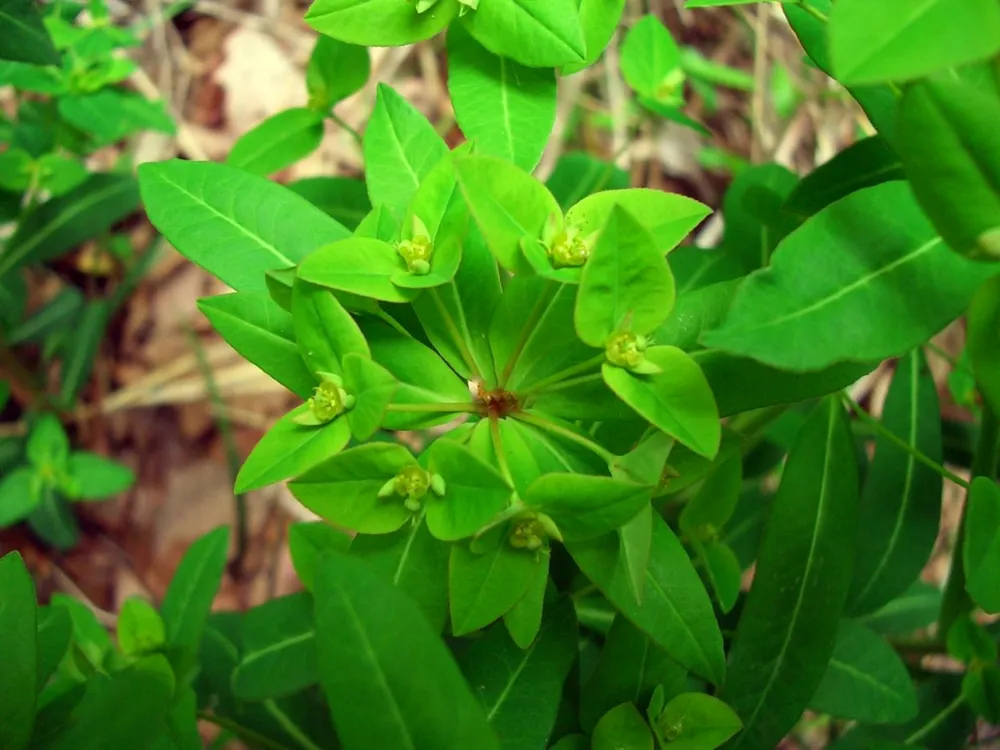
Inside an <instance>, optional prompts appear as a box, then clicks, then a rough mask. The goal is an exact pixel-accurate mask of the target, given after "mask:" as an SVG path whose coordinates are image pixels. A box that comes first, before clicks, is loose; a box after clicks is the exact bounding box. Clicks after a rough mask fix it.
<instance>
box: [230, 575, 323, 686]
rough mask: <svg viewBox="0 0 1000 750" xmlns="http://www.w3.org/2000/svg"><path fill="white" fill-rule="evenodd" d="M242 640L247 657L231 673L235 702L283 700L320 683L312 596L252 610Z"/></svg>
mask: <svg viewBox="0 0 1000 750" xmlns="http://www.w3.org/2000/svg"><path fill="white" fill-rule="evenodd" d="M242 635H243V653H242V657H241V659H240V663H239V666H237V667H236V671H235V672H233V693H235V694H236V696H237V697H239V698H242V699H244V700H250V701H260V700H266V699H268V698H280V697H281V696H283V695H289V694H291V693H295V692H298V691H299V690H302V689H303V688H306V687H308V686H309V685H315V684H316V683H317V682H319V669H318V667H317V664H316V628H315V627H314V626H313V598H312V597H311V596H310V595H309V594H306V593H299V594H290V595H288V596H281V597H278V598H277V599H272V600H270V601H268V602H265V603H264V604H261V605H260V606H257V607H254V608H252V609H250V610H248V611H247V613H246V614H245V615H244V617H243V627H242Z"/></svg>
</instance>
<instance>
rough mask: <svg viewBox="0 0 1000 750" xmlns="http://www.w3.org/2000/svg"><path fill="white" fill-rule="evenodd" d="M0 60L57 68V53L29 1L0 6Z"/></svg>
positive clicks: (9, 1) (17, 0) (11, 1)
mask: <svg viewBox="0 0 1000 750" xmlns="http://www.w3.org/2000/svg"><path fill="white" fill-rule="evenodd" d="M0 39H2V40H3V41H2V42H0V60H15V61H18V62H24V63H30V64H32V65H58V64H59V60H60V57H59V53H58V52H57V51H56V48H55V47H54V46H53V44H52V39H51V38H50V37H49V35H48V32H47V31H46V30H45V26H44V25H43V24H42V19H41V16H39V13H38V8H37V7H36V6H35V4H34V3H33V2H32V0H3V2H0Z"/></svg>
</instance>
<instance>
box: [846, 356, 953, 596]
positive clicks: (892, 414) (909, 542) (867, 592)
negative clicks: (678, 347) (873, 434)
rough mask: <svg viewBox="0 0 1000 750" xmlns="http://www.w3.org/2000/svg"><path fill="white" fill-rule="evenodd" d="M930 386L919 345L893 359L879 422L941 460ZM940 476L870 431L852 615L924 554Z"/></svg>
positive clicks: (886, 592)
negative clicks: (871, 439) (871, 449)
mask: <svg viewBox="0 0 1000 750" xmlns="http://www.w3.org/2000/svg"><path fill="white" fill-rule="evenodd" d="M940 413H941V412H940V406H939V404H938V395H937V386H936V384H935V383H934V378H933V376H932V375H931V371H930V368H929V367H928V365H927V361H926V359H925V358H924V355H923V353H922V352H921V350H920V349H914V350H913V351H912V352H910V353H909V354H907V355H906V356H905V357H904V358H902V359H901V360H900V361H899V365H898V367H897V368H896V374H895V375H894V376H893V379H892V385H891V387H890V388H889V395H888V397H887V398H886V401H885V406H884V407H883V411H882V426H883V427H885V429H886V430H888V431H889V432H891V433H892V434H893V435H896V436H898V437H900V438H902V439H903V440H905V441H906V442H907V443H908V444H910V445H912V446H913V447H914V448H915V449H916V450H918V451H920V452H921V453H922V454H923V455H925V456H927V457H928V458H929V459H930V460H931V461H937V462H940V461H941V450H942V449H941V418H940ZM941 486H942V480H941V475H940V474H938V473H937V472H935V471H934V470H933V469H930V468H928V467H926V466H924V465H923V464H922V463H919V462H917V460H916V459H915V458H914V457H913V455H912V454H910V453H908V452H906V451H904V450H902V449H901V448H899V447H898V446H897V445H895V444H894V443H893V442H892V441H890V440H888V439H886V438H883V437H881V436H879V437H878V439H877V441H876V444H875V459H874V461H873V462H872V465H871V469H870V470H869V471H868V476H867V479H866V480H865V488H864V492H863V493H862V496H861V516H860V523H859V529H860V536H859V541H858V554H857V558H856V559H855V561H854V574H853V580H852V585H851V591H850V594H849V596H848V607H847V608H848V611H849V612H851V613H852V614H855V615H859V614H866V613H868V612H874V611H875V610H877V609H878V608H879V607H881V606H882V605H883V604H886V603H887V602H889V601H891V600H892V599H894V598H895V597H897V596H899V595H900V594H902V593H903V592H904V591H906V589H907V587H908V586H909V585H910V584H912V583H913V582H914V581H915V580H916V579H917V578H918V577H919V576H920V572H921V571H922V570H923V569H924V566H925V565H926V564H927V560H928V559H929V558H930V556H931V552H932V551H933V549H934V545H935V542H936V541H937V537H938V526H939V525H940V521H941Z"/></svg>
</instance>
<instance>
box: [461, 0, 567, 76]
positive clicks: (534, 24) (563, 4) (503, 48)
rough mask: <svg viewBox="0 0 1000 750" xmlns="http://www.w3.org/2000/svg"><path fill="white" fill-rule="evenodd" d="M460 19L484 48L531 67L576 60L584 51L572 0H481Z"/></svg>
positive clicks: (563, 63)
mask: <svg viewBox="0 0 1000 750" xmlns="http://www.w3.org/2000/svg"><path fill="white" fill-rule="evenodd" d="M464 20H465V24H466V27H467V28H468V29H469V32H470V33H471V34H472V36H474V37H475V38H476V39H478V40H479V42H480V44H482V45H483V46H484V47H486V48H487V49H488V50H490V51H491V52H493V53H494V54H497V55H501V56H503V57H509V58H512V59H514V60H516V61H517V62H519V63H521V64H523V65H528V66H530V67H533V68H554V67H558V66H560V65H566V64H568V63H576V62H579V61H581V60H583V58H584V56H585V55H586V53H587V50H586V42H585V41H584V38H583V29H582V28H581V27H580V18H579V12H578V5H577V3H576V0H500V1H499V2H492V3H482V4H481V5H480V6H479V8H478V9H477V10H476V12H475V13H469V14H468V15H466V16H465V19H464Z"/></svg>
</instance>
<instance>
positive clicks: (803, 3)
mask: <svg viewBox="0 0 1000 750" xmlns="http://www.w3.org/2000/svg"><path fill="white" fill-rule="evenodd" d="M798 5H799V7H800V8H802V10H804V11H805V12H806V13H808V14H809V15H810V16H812V17H813V18H816V19H818V20H819V21H820V22H821V23H826V22H827V21H828V20H829V19H827V17H826V14H825V13H823V12H822V11H820V10H818V9H816V8H814V7H812V6H811V5H810V4H809V0H798Z"/></svg>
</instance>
